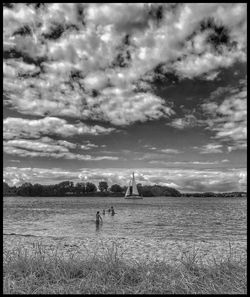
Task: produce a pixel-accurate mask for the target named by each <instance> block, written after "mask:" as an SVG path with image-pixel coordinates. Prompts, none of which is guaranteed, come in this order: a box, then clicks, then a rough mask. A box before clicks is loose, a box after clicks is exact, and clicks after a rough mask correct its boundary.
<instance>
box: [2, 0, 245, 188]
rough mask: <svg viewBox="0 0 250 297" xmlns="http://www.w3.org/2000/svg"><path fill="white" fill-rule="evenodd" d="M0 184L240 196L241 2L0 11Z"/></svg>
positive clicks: (10, 8)
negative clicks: (136, 185)
mask: <svg viewBox="0 0 250 297" xmlns="http://www.w3.org/2000/svg"><path fill="white" fill-rule="evenodd" d="M3 24H4V27H3V47H4V59H3V72H4V78H3V89H4V92H3V100H4V103H3V104H4V113H3V136H4V159H3V160H4V180H5V181H6V182H7V183H8V184H9V185H20V184H22V183H24V182H31V183H41V184H54V183H57V182H60V181H63V180H72V181H74V182H78V181H91V182H95V183H98V182H99V181H100V180H106V181H108V183H109V185H112V184H113V183H119V184H121V185H125V184H127V182H128V179H129V176H130V174H131V172H132V170H134V171H135V173H136V177H137V182H141V183H142V184H155V183H156V184H161V185H167V186H171V187H174V188H176V189H177V190H179V191H181V192H203V191H218V192H224V191H225V192H226V191H245V190H246V117H247V115H246V113H247V111H246V106H247V91H246V88H247V77H246V62H247V61H246V42H247V38H246V31H247V20H246V4H244V3H236V4H229V3H225V4H211V3H207V4H205V3H202V4H197V3H193V4H187V3H184V4H180V3H179V4H168V3H167V4H162V3H158V4H156V3H154V4H149V3H133V4H128V3H123V4H117V3H116V4H100V3H98V4H93V3H92V4H91V3H84V4H72V3H70V4H66V3H60V4H58V3H52V4H20V3H19V4H6V5H5V6H4V10H3Z"/></svg>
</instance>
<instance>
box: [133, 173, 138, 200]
mask: <svg viewBox="0 0 250 297" xmlns="http://www.w3.org/2000/svg"><path fill="white" fill-rule="evenodd" d="M132 195H139V193H138V190H137V186H136V183H135V177H134V172H133V181H132Z"/></svg>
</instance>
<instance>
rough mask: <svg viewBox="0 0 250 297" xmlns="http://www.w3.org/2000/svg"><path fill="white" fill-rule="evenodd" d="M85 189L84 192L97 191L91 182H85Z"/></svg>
mask: <svg viewBox="0 0 250 297" xmlns="http://www.w3.org/2000/svg"><path fill="white" fill-rule="evenodd" d="M85 189H86V193H94V192H96V191H97V187H96V185H95V184H93V183H89V182H87V183H86V188H85Z"/></svg>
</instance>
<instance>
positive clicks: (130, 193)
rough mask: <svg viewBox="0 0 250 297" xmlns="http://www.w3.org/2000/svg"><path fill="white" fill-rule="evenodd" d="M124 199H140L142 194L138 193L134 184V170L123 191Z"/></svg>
mask: <svg viewBox="0 0 250 297" xmlns="http://www.w3.org/2000/svg"><path fill="white" fill-rule="evenodd" d="M125 199H142V196H141V195H140V194H139V192H138V189H137V186H136V182H135V175H134V172H133V177H132V178H131V179H130V181H129V185H128V188H127V191H126V193H125Z"/></svg>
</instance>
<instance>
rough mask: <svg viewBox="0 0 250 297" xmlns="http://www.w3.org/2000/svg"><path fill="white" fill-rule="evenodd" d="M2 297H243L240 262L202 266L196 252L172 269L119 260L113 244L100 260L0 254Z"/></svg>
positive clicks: (41, 250) (21, 251)
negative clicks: (167, 296)
mask: <svg viewBox="0 0 250 297" xmlns="http://www.w3.org/2000/svg"><path fill="white" fill-rule="evenodd" d="M3 260H4V261H3V275H4V279H3V293H4V294H149V293H151V294H153V293H154V294H246V293H247V289H246V279H247V276H246V260H244V261H242V260H241V261H240V260H235V259H233V257H232V256H231V255H230V254H229V256H228V258H227V259H226V260H223V261H222V260H221V262H218V261H217V262H216V261H215V260H214V261H213V264H211V265H205V264H202V263H200V262H199V261H198V257H197V252H196V251H192V252H191V253H190V254H183V257H182V259H181V260H180V261H178V262H176V263H175V264H171V265H170V264H167V263H165V262H159V261H154V262H150V263H148V262H137V261H127V260H125V259H123V257H122V253H120V252H119V249H118V248H117V247H116V246H115V245H113V246H112V248H109V249H107V250H106V251H105V252H104V253H103V255H102V256H97V255H95V256H84V255H79V254H76V253H72V254H70V255H69V256H66V255H63V254H60V252H59V251H58V250H57V249H54V250H51V251H50V252H49V251H48V250H47V249H46V248H45V246H43V245H41V244H38V245H34V247H33V249H32V250H31V249H27V248H25V247H24V246H18V247H16V248H15V249H12V250H5V251H4V257H3Z"/></svg>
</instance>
